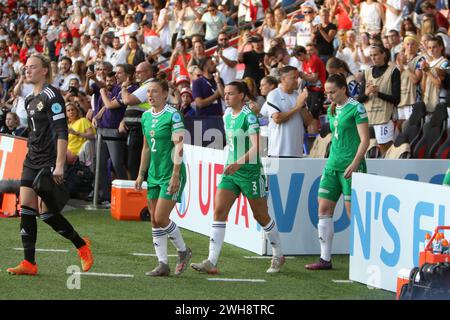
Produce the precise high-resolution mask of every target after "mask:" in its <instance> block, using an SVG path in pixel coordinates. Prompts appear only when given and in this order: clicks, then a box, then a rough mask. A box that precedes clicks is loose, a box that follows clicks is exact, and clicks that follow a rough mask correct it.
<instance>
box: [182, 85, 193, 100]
mask: <svg viewBox="0 0 450 320" xmlns="http://www.w3.org/2000/svg"><path fill="white" fill-rule="evenodd" d="M185 93H187V94H189V95H190V96H191V99H194V97H193V96H192V91H191V89H189V88H183V90H181V92H180V96H182V95H183V94H185Z"/></svg>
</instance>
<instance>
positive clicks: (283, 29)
mask: <svg viewBox="0 0 450 320" xmlns="http://www.w3.org/2000/svg"><path fill="white" fill-rule="evenodd" d="M294 18H295V15H292V17H291V19H287V15H286V11H284V9H282V8H277V9H276V10H275V25H276V28H277V29H278V34H277V37H281V38H283V40H284V43H285V44H286V49H288V51H289V52H291V50H292V49H293V48H294V47H295V45H296V44H297V34H296V32H295V27H294V26H293V22H294Z"/></svg>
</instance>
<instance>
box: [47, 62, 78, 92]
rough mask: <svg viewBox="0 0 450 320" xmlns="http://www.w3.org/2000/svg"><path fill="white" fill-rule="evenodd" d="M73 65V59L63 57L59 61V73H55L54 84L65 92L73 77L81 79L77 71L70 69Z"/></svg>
mask: <svg viewBox="0 0 450 320" xmlns="http://www.w3.org/2000/svg"><path fill="white" fill-rule="evenodd" d="M71 67H72V59H70V58H69V57H66V56H65V57H62V58H61V62H60V63H59V73H58V74H57V75H55V78H54V80H53V86H54V87H56V88H58V89H59V90H61V91H62V94H65V93H66V92H67V91H68V90H69V82H70V80H71V79H73V78H76V79H78V81H80V78H79V77H78V75H76V74H75V73H72V72H71V71H70V68H71Z"/></svg>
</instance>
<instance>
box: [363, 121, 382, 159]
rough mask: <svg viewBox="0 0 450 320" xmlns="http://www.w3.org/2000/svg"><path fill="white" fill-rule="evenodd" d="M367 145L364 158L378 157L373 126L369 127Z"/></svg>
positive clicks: (378, 150)
mask: <svg viewBox="0 0 450 320" xmlns="http://www.w3.org/2000/svg"><path fill="white" fill-rule="evenodd" d="M369 139H370V140H369V147H368V148H367V152H366V158H370V159H376V158H379V157H380V154H381V152H380V147H379V146H378V142H377V139H376V138H375V130H374V129H373V127H371V126H370V127H369Z"/></svg>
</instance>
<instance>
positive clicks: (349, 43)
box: [336, 30, 360, 74]
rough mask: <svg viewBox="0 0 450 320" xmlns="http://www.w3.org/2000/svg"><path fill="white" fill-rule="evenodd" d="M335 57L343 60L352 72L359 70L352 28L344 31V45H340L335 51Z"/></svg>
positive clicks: (354, 35)
mask: <svg viewBox="0 0 450 320" xmlns="http://www.w3.org/2000/svg"><path fill="white" fill-rule="evenodd" d="M336 58H338V59H341V60H343V61H345V62H346V63H347V65H348V67H349V68H350V71H351V73H352V74H356V73H358V72H359V70H360V68H359V61H360V60H359V55H358V50H357V48H356V34H355V32H354V31H353V30H349V31H347V33H346V41H345V45H342V44H341V45H340V46H339V48H338V51H337V53H336Z"/></svg>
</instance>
